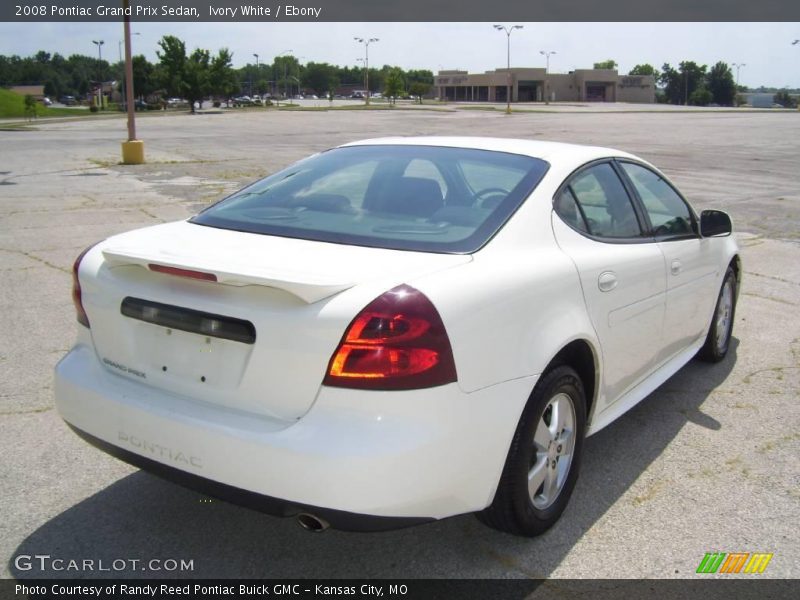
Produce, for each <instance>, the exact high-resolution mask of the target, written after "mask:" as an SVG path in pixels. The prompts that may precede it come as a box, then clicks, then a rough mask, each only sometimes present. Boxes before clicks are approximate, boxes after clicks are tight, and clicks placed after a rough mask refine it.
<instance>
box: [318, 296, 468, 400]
mask: <svg viewBox="0 0 800 600" xmlns="http://www.w3.org/2000/svg"><path fill="white" fill-rule="evenodd" d="M456 379H457V377H456V367H455V362H454V361H453V350H452V348H451V347H450V340H449V339H448V337H447V332H446V331H445V328H444V324H443V323H442V318H441V317H440V316H439V313H438V311H437V310H436V307H434V306H433V303H432V302H431V301H430V300H429V299H428V297H427V296H425V294H423V293H422V292H420V291H419V290H417V289H414V288H413V287H411V286H409V285H400V286H398V287H396V288H394V289H392V290H389V291H388V292H386V293H385V294H383V295H381V296H379V297H378V298H376V299H375V300H373V301H372V302H370V303H369V304H368V305H367V306H366V307H365V308H364V309H363V310H362V311H361V312H360V313H359V314H358V315H357V316H356V318H355V319H353V321H352V322H351V323H350V326H349V327H348V328H347V331H346V332H345V334H344V336H343V337H342V341H341V342H339V346H338V348H336V352H334V353H333V356H332V357H331V360H330V363H329V365H328V373H327V375H326V376H325V380H324V381H323V383H324V384H325V385H331V386H337V387H348V388H361V389H370V390H409V389H419V388H428V387H434V386H437V385H444V384H446V383H452V382H454V381H456Z"/></svg>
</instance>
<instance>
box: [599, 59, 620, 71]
mask: <svg viewBox="0 0 800 600" xmlns="http://www.w3.org/2000/svg"><path fill="white" fill-rule="evenodd" d="M594 68H595V69H616V68H617V61H615V60H613V59H611V58H609V59H608V60H604V61H602V62H596V63H594Z"/></svg>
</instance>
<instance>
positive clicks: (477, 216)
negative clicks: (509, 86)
mask: <svg viewBox="0 0 800 600" xmlns="http://www.w3.org/2000/svg"><path fill="white" fill-rule="evenodd" d="M548 167H549V165H548V163H547V162H545V161H543V160H540V159H537V158H532V157H529V156H521V155H517V154H509V153H505V152H494V151H487V150H475V149H467V148H447V147H436V146H415V145H397V146H391V145H378V146H350V147H345V148H337V149H334V150H330V151H328V152H324V153H321V154H318V155H315V156H312V157H310V158H308V159H306V160H303V161H301V162H299V163H296V164H295V165H292V166H290V167H288V168H286V169H284V170H283V171H280V172H278V173H276V174H274V175H271V176H270V177H267V178H265V179H262V180H261V181H258V182H256V183H254V184H252V185H250V186H249V187H247V188H245V189H243V190H241V191H239V192H236V193H235V194H233V195H232V196H230V197H228V198H226V199H225V200H223V201H221V202H219V203H217V204H215V205H214V206H212V207H210V208H208V209H207V210H205V211H203V212H202V213H200V214H199V215H197V216H196V217H194V218H193V219H192V220H191V221H192V222H193V223H196V224H199V225H206V226H210V227H219V228H223V229H234V230H237V231H247V232H251V233H261V234H267V235H277V236H282V237H292V238H299V239H307V240H316V241H323V242H335V243H343V244H353V245H360V246H374V247H379V248H392V249H399V250H418V251H430V252H454V253H463V252H474V251H476V250H478V249H479V248H480V247H481V246H483V245H484V244H485V243H486V242H487V241H488V240H489V239H490V238H491V237H492V236H493V235H494V234H495V233H496V232H497V231H498V230H499V229H500V228H501V227H502V226H503V225H504V224H505V222H506V221H507V220H508V218H509V217H510V216H511V215H512V214H513V213H514V211H516V209H517V208H518V207H519V205H520V204H521V203H522V202H523V201H524V200H525V198H527V197H528V195H530V193H531V192H532V191H533V189H534V188H535V187H536V185H538V183H539V181H541V179H542V177H543V176H544V174H545V173H546V172H547V169H548Z"/></svg>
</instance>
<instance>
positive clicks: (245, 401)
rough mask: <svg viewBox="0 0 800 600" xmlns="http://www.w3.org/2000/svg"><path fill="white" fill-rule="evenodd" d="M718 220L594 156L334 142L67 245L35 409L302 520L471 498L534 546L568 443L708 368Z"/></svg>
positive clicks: (380, 521)
mask: <svg viewBox="0 0 800 600" xmlns="http://www.w3.org/2000/svg"><path fill="white" fill-rule="evenodd" d="M730 234H731V221H730V219H729V217H728V216H727V215H726V214H725V213H722V212H719V211H703V213H702V214H700V215H699V216H698V215H697V214H696V213H695V212H694V211H693V210H692V208H691V207H690V206H689V204H688V203H687V202H686V200H685V199H684V198H683V196H681V194H680V193H679V192H678V191H677V190H676V188H675V187H674V186H673V185H672V184H671V183H670V182H669V181H668V180H667V179H666V177H664V175H662V174H661V173H660V172H659V171H658V170H657V169H656V168H655V167H653V166H652V165H650V164H649V163H647V162H645V161H643V160H641V159H638V158H636V157H635V156H632V155H630V154H627V153H625V152H620V151H617V150H610V149H605V148H595V147H585V146H577V145H569V144H560V143H550V142H533V141H524V140H509V139H490V138H471V137H470V138H447V137H442V138H425V137H421V138H392V139H379V140H367V141H361V142H356V143H353V144H347V145H345V146H342V147H339V148H335V149H333V150H329V151H326V152H322V153H319V154H316V155H314V156H311V157H309V158H307V159H305V160H302V161H300V162H298V163H296V164H294V165H291V166H290V167H287V168H286V169H283V170H282V171H280V172H278V173H276V174H274V175H271V176H269V177H267V178H265V179H262V180H260V181H257V182H256V183H254V184H252V185H250V186H248V187H246V188H244V189H243V190H241V191H239V192H236V193H235V194H233V195H231V196H230V197H228V198H226V199H224V200H222V201H221V202H219V203H217V204H215V205H214V206H212V207H210V208H208V209H206V210H205V211H203V212H201V213H200V214H198V215H196V216H194V217H193V218H191V219H189V220H187V221H181V222H177V223H169V224H164V225H158V226H155V227H148V228H145V229H140V230H137V231H132V232H129V233H125V234H122V235H117V236H114V237H112V238H109V239H106V240H104V241H102V242H99V243H98V244H96V245H94V246H92V247H90V248H89V249H87V250H86V251H85V252H84V253H83V254H81V256H80V257H79V258H78V259H77V261H76V262H75V268H74V288H73V298H74V301H75V308H76V311H77V319H78V322H79V323H80V326H79V327H78V338H77V342H76V344H75V346H74V348H72V350H71V351H70V352H69V354H67V356H66V357H64V359H63V360H62V361H61V362H60V363H59V364H58V366H57V368H56V387H55V396H56V403H57V406H58V410H59V411H60V413H61V415H62V417H63V418H64V419H65V420H66V422H67V423H68V424H69V425H70V426H71V427H72V428H73V429H74V430H75V431H76V432H77V433H78V434H79V435H81V436H82V437H84V438H85V439H86V440H88V441H89V442H90V443H92V444H94V445H96V446H98V447H99V448H101V449H103V450H105V451H106V452H108V453H110V454H112V455H115V456H118V457H119V458H121V459H123V460H125V461H128V462H130V463H132V464H134V465H137V466H140V467H142V468H144V469H147V470H150V471H152V472H155V473H156V474H159V475H162V476H165V477H168V478H170V479H172V480H174V481H176V482H178V483H181V484H183V485H187V486H190V487H193V488H195V489H199V490H201V491H203V492H204V493H206V494H209V495H213V496H216V497H221V498H228V499H233V500H234V501H235V502H238V503H240V504H244V505H246V506H250V507H253V508H257V509H260V510H264V511H267V512H270V513H273V514H278V515H283V516H289V515H293V516H296V517H297V518H298V520H299V521H300V523H301V524H302V525H303V526H304V527H305V528H307V529H311V530H322V529H324V528H326V527H327V526H328V525H332V526H334V527H336V528H340V529H349V530H379V529H388V528H393V527H401V526H405V525H411V524H416V523H423V522H426V521H431V520H436V519H442V518H445V517H449V516H452V515H457V514H463V513H469V512H477V513H478V515H479V517H480V518H481V519H482V520H483V521H484V522H485V523H487V524H489V525H491V526H493V527H496V528H498V529H501V530H504V531H508V532H511V533H514V534H518V535H525V536H533V535H537V534H540V533H542V532H543V531H545V530H546V529H547V528H549V527H550V526H552V525H553V523H555V521H556V520H557V519H558V518H559V516H560V514H561V513H562V512H563V510H564V508H565V506H566V504H567V502H568V500H569V497H570V494H571V492H572V489H573V487H574V485H575V481H576V478H577V476H578V470H579V466H580V458H581V450H582V447H583V441H584V438H585V437H586V436H587V435H591V434H593V433H595V432H597V431H599V430H600V429H602V428H603V427H605V426H607V425H609V424H610V423H611V422H612V421H614V420H615V419H616V418H617V417H619V416H620V415H622V414H623V413H625V412H626V411H627V410H629V409H630V408H631V407H632V406H634V405H635V404H636V403H637V402H639V401H641V400H642V399H643V398H645V397H646V396H647V395H648V394H650V393H651V392H652V391H653V390H654V389H656V388H657V387H658V386H659V385H661V384H662V383H663V382H664V381H665V380H666V379H667V378H668V377H670V376H671V375H673V374H674V373H675V372H676V371H678V370H679V369H680V368H681V367H682V366H683V365H684V364H686V363H687V361H689V360H691V359H692V357H694V356H695V355H696V354H699V356H700V357H702V358H704V359H707V360H710V361H719V360H722V359H723V358H724V357H725V355H726V353H727V351H728V346H729V343H730V339H731V331H732V326H733V317H734V309H735V305H736V298H737V292H738V289H739V283H740V279H741V273H742V268H741V264H740V260H739V255H738V249H737V246H736V243H735V241H734V239H733V237H732V236H731V235H730Z"/></svg>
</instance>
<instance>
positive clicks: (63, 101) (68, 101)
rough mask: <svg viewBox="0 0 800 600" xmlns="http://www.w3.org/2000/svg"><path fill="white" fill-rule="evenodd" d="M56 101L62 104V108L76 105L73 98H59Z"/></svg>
mask: <svg viewBox="0 0 800 600" xmlns="http://www.w3.org/2000/svg"><path fill="white" fill-rule="evenodd" d="M58 101H59V102H60V103H61V104H63V105H64V106H72V105H73V104H77V103H78V101H77V100H76V99H75V96H68V95H67V96H61V97H60V98H59V99H58Z"/></svg>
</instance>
